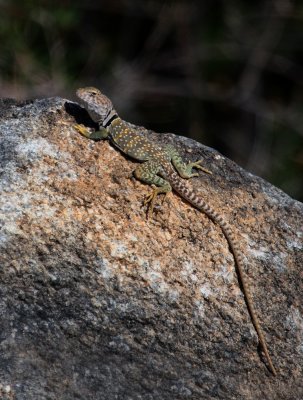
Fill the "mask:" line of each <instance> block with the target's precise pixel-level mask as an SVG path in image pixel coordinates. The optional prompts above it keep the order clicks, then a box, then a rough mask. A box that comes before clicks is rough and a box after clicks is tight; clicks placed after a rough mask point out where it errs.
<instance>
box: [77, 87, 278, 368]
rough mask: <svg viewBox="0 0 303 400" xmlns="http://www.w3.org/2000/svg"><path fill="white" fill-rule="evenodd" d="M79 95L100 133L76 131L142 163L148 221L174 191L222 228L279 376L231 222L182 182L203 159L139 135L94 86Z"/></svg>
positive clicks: (139, 169) (139, 170)
mask: <svg viewBox="0 0 303 400" xmlns="http://www.w3.org/2000/svg"><path fill="white" fill-rule="evenodd" d="M76 95H77V97H78V99H79V100H80V104H81V105H82V106H84V108H85V109H86V110H87V112H88V113H89V115H90V117H91V118H92V120H93V121H94V122H95V123H97V124H98V126H99V130H97V131H92V130H91V129H90V128H86V127H84V126H83V125H81V124H80V125H79V124H77V125H75V126H74V127H75V128H76V129H77V131H79V132H80V133H81V134H82V135H84V136H85V137H88V138H90V139H108V140H109V141H110V142H111V143H112V144H113V145H114V146H115V147H117V148H118V149H119V150H120V151H121V152H122V153H124V154H125V155H127V156H129V157H131V158H133V159H135V160H136V161H140V162H141V164H139V165H138V167H137V168H136V169H135V170H134V176H135V177H136V178H137V179H139V180H140V181H142V182H144V183H147V184H149V185H152V187H153V191H152V193H151V194H150V195H149V196H148V197H147V198H146V200H145V204H149V208H148V218H150V217H151V216H152V212H153V208H154V205H155V200H156V198H157V196H158V195H159V194H160V193H163V194H165V195H166V194H167V193H169V192H171V191H172V189H174V190H175V191H176V192H177V193H178V194H179V195H180V196H181V197H182V198H183V199H185V200H186V201H187V202H188V203H190V204H191V205H192V206H193V207H195V208H196V209H198V210H199V211H200V212H203V213H205V214H206V215H207V216H208V217H209V218H210V219H211V220H212V221H213V222H214V223H216V224H217V225H219V227H220V228H221V230H222V232H223V234H224V236H225V238H226V240H227V242H228V244H229V247H230V249H231V252H232V254H233V257H234V260H235V264H236V267H237V270H238V274H239V279H240V283H241V284H242V289H243V293H244V298H245V302H246V304H247V308H248V311H249V314H250V317H251V321H252V323H253V326H254V328H255V330H256V332H257V335H258V338H259V343H260V345H261V349H262V351H263V352H264V354H265V358H266V360H267V364H268V368H269V370H270V371H271V372H272V374H273V375H274V376H276V375H277V371H276V369H275V367H274V365H273V362H272V360H271V356H270V354H269V351H268V348H267V344H266V341H265V338H264V334H263V331H262V329H261V326H260V322H259V319H258V317H257V313H256V310H255V306H254V303H253V300H252V296H251V292H250V288H249V286H248V283H247V281H246V277H245V274H244V261H243V256H242V253H241V251H240V249H239V247H238V245H237V241H236V239H235V235H234V233H233V230H232V228H231V227H230V225H229V223H228V222H227V221H226V220H225V219H224V218H223V217H222V216H221V215H220V214H219V213H218V212H217V211H216V210H215V209H214V208H213V207H211V206H210V205H209V204H208V203H206V201H205V200H204V199H203V198H202V197H200V196H198V195H197V194H196V193H195V192H194V191H193V190H192V189H191V188H189V187H188V186H187V185H186V184H185V183H184V180H183V179H189V178H192V177H194V176H198V175H199V174H198V173H197V172H193V168H196V169H200V170H203V171H204V172H206V173H211V172H210V171H209V170H207V169H206V168H204V167H202V166H201V165H200V164H201V162H202V160H199V161H196V162H190V163H188V164H186V163H185V162H184V161H183V159H182V157H181V156H180V154H179V152H178V151H177V149H175V148H174V147H173V146H165V147H161V146H160V145H158V144H156V143H154V142H152V141H151V140H149V139H148V138H146V137H145V136H143V135H141V134H139V133H138V132H137V131H136V130H135V129H133V127H132V125H131V124H130V123H128V122H126V121H124V120H122V119H121V118H120V117H119V116H118V114H117V112H116V110H115V109H114V107H113V104H112V102H111V100H110V99H109V98H108V97H107V96H105V95H104V94H103V93H102V92H101V91H100V90H99V89H96V88H94V87H85V88H80V89H78V90H77V91H76ZM181 178H183V179H181Z"/></svg>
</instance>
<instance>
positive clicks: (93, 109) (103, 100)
mask: <svg viewBox="0 0 303 400" xmlns="http://www.w3.org/2000/svg"><path fill="white" fill-rule="evenodd" d="M76 95H77V97H78V98H79V99H80V102H81V104H82V105H83V106H84V107H85V108H86V110H87V111H88V113H89V115H90V117H91V118H92V119H93V121H95V122H99V123H101V124H102V123H103V121H104V120H105V119H106V117H107V116H109V114H110V113H111V112H112V111H113V105H112V102H111V101H110V99H109V98H108V97H106V96H105V95H104V94H103V93H102V92H101V91H100V90H99V89H96V88H94V87H85V88H80V89H78V90H77V92H76Z"/></svg>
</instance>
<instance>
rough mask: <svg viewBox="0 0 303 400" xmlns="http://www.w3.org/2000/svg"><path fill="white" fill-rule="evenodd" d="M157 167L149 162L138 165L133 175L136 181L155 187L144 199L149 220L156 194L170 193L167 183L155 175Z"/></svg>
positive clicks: (170, 188) (169, 186)
mask: <svg viewBox="0 0 303 400" xmlns="http://www.w3.org/2000/svg"><path fill="white" fill-rule="evenodd" d="M158 170H159V166H158V165H157V164H156V163H154V162H151V161H147V162H145V163H144V164H141V165H139V166H138V167H137V168H136V169H135V171H134V175H135V177H136V178H137V179H139V180H140V181H142V182H145V183H147V184H148V185H155V187H154V188H153V191H152V192H151V193H150V194H149V195H148V196H147V197H146V199H145V201H144V205H146V204H149V206H148V212H147V219H150V218H151V217H152V214H153V210H154V206H155V202H156V198H157V196H158V194H161V193H163V194H165V195H166V194H167V193H169V192H171V190H172V187H171V185H170V183H169V182H167V181H166V180H165V179H163V178H161V177H160V176H159V175H157V172H158Z"/></svg>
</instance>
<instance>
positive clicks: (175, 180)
mask: <svg viewBox="0 0 303 400" xmlns="http://www.w3.org/2000/svg"><path fill="white" fill-rule="evenodd" d="M167 174H168V178H169V182H170V184H171V186H172V187H173V188H174V189H175V190H176V192H178V193H179V194H180V195H181V196H182V197H183V198H184V199H185V200H187V201H188V202H189V203H190V204H191V205H193V206H194V207H195V208H197V209H198V210H200V211H202V212H204V213H205V214H206V215H207V216H208V217H209V218H210V219H211V220H212V221H213V222H215V223H217V224H218V225H219V226H220V228H221V230H222V232H223V234H224V236H225V238H226V240H227V242H228V244H229V246H230V248H231V250H232V253H233V256H234V259H235V262H236V265H237V269H238V274H239V278H240V283H241V285H242V288H243V293H244V298H245V302H246V304H247V308H248V311H249V314H250V317H251V320H252V323H253V325H254V327H255V329H256V332H257V334H258V337H259V341H260V344H261V348H262V350H263V352H264V354H265V357H266V360H267V362H268V365H269V369H270V371H271V372H272V373H273V375H275V376H276V375H277V372H276V369H275V367H274V365H273V363H272V360H271V357H270V355H269V352H268V349H267V345H266V341H265V338H264V335H263V332H262V329H261V326H260V323H259V320H258V317H257V313H256V310H255V307H254V305H253V300H252V297H251V293H250V290H249V287H248V284H247V282H246V277H245V275H244V267H243V265H244V262H243V257H242V253H241V252H240V250H239V247H238V246H237V245H236V239H235V237H234V234H233V232H232V230H231V228H230V226H229V224H228V223H227V222H226V221H224V219H223V218H222V217H221V216H220V215H219V214H218V213H217V212H216V211H215V210H214V209H213V208H212V207H210V206H209V205H208V204H207V203H206V202H205V201H204V200H203V199H202V198H201V197H199V196H197V195H196V194H195V193H194V192H193V191H192V190H191V189H189V188H188V187H187V186H186V185H185V184H184V182H183V181H182V180H181V179H180V177H179V175H178V174H177V173H176V172H174V171H169V172H168V173H167Z"/></svg>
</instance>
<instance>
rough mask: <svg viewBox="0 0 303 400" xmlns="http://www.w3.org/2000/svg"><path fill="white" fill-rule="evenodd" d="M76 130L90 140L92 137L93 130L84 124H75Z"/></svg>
mask: <svg viewBox="0 0 303 400" xmlns="http://www.w3.org/2000/svg"><path fill="white" fill-rule="evenodd" d="M73 127H74V129H76V131H78V132H79V133H81V135H83V136H85V137H87V138H89V137H90V136H91V133H92V131H91V129H89V128H87V127H86V126H84V125H82V124H75V125H74V126H73Z"/></svg>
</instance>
